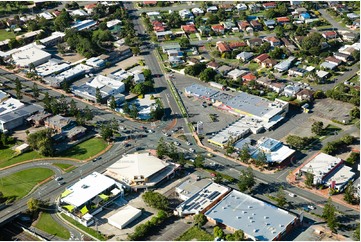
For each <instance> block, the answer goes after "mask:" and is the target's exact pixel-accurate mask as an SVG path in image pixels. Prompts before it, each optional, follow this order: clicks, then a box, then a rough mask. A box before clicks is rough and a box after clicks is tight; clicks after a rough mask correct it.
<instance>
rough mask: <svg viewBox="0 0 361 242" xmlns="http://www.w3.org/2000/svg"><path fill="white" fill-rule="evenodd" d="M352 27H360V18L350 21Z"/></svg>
mask: <svg viewBox="0 0 361 242" xmlns="http://www.w3.org/2000/svg"><path fill="white" fill-rule="evenodd" d="M352 27H353V28H360V19H356V20H354V21H353V22H352Z"/></svg>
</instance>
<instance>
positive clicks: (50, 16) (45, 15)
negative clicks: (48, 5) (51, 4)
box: [38, 12, 54, 20]
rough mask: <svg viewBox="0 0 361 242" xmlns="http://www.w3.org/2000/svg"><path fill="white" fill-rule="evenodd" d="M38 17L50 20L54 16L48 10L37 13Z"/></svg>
mask: <svg viewBox="0 0 361 242" xmlns="http://www.w3.org/2000/svg"><path fill="white" fill-rule="evenodd" d="M38 16H39V18H45V19H46V20H51V19H53V18H54V16H53V15H52V14H51V13H49V12H42V13H39V14H38Z"/></svg>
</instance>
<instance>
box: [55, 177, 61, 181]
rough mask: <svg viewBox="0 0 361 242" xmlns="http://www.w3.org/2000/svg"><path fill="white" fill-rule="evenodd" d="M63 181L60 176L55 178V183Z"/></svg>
mask: <svg viewBox="0 0 361 242" xmlns="http://www.w3.org/2000/svg"><path fill="white" fill-rule="evenodd" d="M60 180H63V178H62V177H61V176H58V177H57V178H55V181H60Z"/></svg>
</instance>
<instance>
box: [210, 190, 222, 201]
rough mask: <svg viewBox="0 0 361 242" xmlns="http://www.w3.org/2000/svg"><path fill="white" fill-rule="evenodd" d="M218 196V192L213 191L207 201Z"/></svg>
mask: <svg viewBox="0 0 361 242" xmlns="http://www.w3.org/2000/svg"><path fill="white" fill-rule="evenodd" d="M219 194H221V193H220V192H217V191H214V192H212V194H211V195H209V196H208V199H210V200H213V199H214V198H215V197H217V196H218V195H219Z"/></svg>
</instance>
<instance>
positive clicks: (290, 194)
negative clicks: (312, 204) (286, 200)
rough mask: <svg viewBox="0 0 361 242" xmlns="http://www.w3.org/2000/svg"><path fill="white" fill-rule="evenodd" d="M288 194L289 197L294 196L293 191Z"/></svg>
mask: <svg viewBox="0 0 361 242" xmlns="http://www.w3.org/2000/svg"><path fill="white" fill-rule="evenodd" d="M288 196H290V197H296V195H295V194H294V193H291V192H290V193H288Z"/></svg>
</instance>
